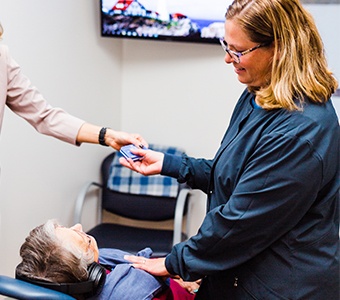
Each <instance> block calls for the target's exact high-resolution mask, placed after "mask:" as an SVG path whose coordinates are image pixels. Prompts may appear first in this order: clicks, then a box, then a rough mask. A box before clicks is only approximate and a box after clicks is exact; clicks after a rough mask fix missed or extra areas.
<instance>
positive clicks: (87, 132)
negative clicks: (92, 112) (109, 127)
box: [77, 123, 101, 144]
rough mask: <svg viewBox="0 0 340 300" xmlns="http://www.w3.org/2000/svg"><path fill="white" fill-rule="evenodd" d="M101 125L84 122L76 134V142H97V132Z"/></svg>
mask: <svg viewBox="0 0 340 300" xmlns="http://www.w3.org/2000/svg"><path fill="white" fill-rule="evenodd" d="M100 129H101V127H99V126H96V125H92V124H89V123H84V124H83V125H82V126H81V127H80V129H79V131H78V135H77V143H78V144H81V143H92V144H99V132H100Z"/></svg>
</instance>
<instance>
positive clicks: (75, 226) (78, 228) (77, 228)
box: [71, 223, 83, 231]
mask: <svg viewBox="0 0 340 300" xmlns="http://www.w3.org/2000/svg"><path fill="white" fill-rule="evenodd" d="M71 229H74V230H78V231H83V226H82V225H81V224H80V223H78V224H75V225H73V226H72V227H71Z"/></svg>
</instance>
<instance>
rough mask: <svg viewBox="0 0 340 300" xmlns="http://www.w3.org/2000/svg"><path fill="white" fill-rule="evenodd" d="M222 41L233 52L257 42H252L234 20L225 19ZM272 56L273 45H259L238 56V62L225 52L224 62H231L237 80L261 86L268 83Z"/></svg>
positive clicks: (245, 48) (254, 45)
mask: <svg viewBox="0 0 340 300" xmlns="http://www.w3.org/2000/svg"><path fill="white" fill-rule="evenodd" d="M224 41H225V42H226V43H227V45H228V48H229V49H230V50H232V51H235V52H243V51H245V50H248V49H251V48H253V47H256V46H257V45H258V43H254V42H252V41H251V40H250V39H249V37H248V36H247V34H246V33H245V32H244V31H243V30H242V29H241V27H240V26H239V25H238V23H237V21H235V20H233V19H232V20H226V21H225V35H224ZM273 56H274V47H273V45H269V46H265V47H259V48H257V49H256V50H254V51H251V52H249V53H247V54H245V55H243V56H241V57H240V62H239V63H237V62H235V61H234V60H233V59H232V58H231V56H230V55H229V54H228V53H226V55H225V62H226V63H227V64H231V63H232V64H233V65H234V68H235V69H234V70H235V73H236V74H237V78H238V80H239V81H240V82H241V83H243V84H246V85H247V86H248V87H256V88H261V87H264V86H266V85H268V83H269V81H270V75H271V67H272V60H273Z"/></svg>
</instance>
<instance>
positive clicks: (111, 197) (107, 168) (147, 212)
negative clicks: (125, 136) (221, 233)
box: [74, 145, 192, 256]
mask: <svg viewBox="0 0 340 300" xmlns="http://www.w3.org/2000/svg"><path fill="white" fill-rule="evenodd" d="M150 147H151V148H152V149H154V150H158V149H156V148H155V147H157V146H152V145H150ZM118 153H119V152H113V153H111V154H110V155H108V156H107V157H106V158H105V159H104V160H103V162H102V163H101V182H93V181H90V182H87V183H86V184H85V185H84V186H83V188H82V189H81V191H80V193H79V195H78V197H77V200H76V205H75V212H74V223H81V217H82V211H83V207H84V204H85V202H86V199H87V198H88V195H89V194H91V195H93V194H94V193H93V189H98V191H99V193H97V194H98V195H99V196H98V198H99V199H98V201H99V203H98V204H99V205H98V211H97V220H98V224H97V225H96V226H94V227H93V228H92V229H90V230H88V231H87V233H88V234H90V235H92V236H94V237H95V238H96V240H97V243H98V247H99V248H116V249H121V250H125V251H128V252H131V253H137V252H138V251H139V250H141V249H143V248H145V247H150V248H151V249H152V250H153V256H165V255H166V254H167V253H169V252H170V251H171V248H172V246H173V245H174V244H176V243H179V242H181V241H183V240H185V239H187V238H188V232H187V231H188V227H187V226H183V224H184V220H185V219H186V221H187V222H188V218H190V217H189V216H188V213H187V212H188V209H187V207H188V202H189V201H191V200H190V198H191V196H192V194H191V190H190V189H189V188H188V187H187V186H186V185H183V184H178V183H177V181H176V184H177V187H176V189H177V192H176V195H175V196H174V197H169V196H155V195H141V194H133V193H130V192H121V191H114V190H112V189H110V188H108V186H107V182H108V180H109V177H110V172H112V171H113V168H115V167H117V166H113V165H112V162H113V159H114V158H115V156H117V155H118ZM119 155H120V154H119ZM118 167H119V166H118ZM120 168H123V167H122V166H120ZM124 169H126V168H124ZM126 170H128V171H130V172H132V173H134V174H133V177H134V179H135V180H136V178H137V180H139V179H138V176H141V177H150V176H143V175H141V174H138V173H136V172H133V171H131V170H129V169H126ZM157 176H160V175H157ZM163 177H164V176H163ZM144 179H145V178H142V180H144ZM104 211H107V212H109V213H113V214H115V215H118V216H121V217H124V218H127V220H132V221H136V220H137V221H147V224H152V226H151V228H150V226H148V227H142V226H138V227H137V226H131V225H126V224H116V223H113V222H106V223H103V222H102V219H103V218H102V215H103V212H104ZM166 220H173V223H172V222H170V223H171V224H173V227H172V228H166V229H164V226H163V228H157V224H160V223H161V222H162V221H166ZM150 222H151V223H150ZM142 223H143V222H142Z"/></svg>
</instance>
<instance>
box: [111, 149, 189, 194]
mask: <svg viewBox="0 0 340 300" xmlns="http://www.w3.org/2000/svg"><path fill="white" fill-rule="evenodd" d="M149 149H152V150H155V151H160V152H163V153H167V154H175V155H182V154H183V153H184V150H182V149H180V148H176V147H167V146H160V145H149ZM120 157H122V154H121V153H120V152H118V151H117V153H116V155H115V156H114V158H113V160H112V163H111V166H110V175H109V179H108V182H107V187H108V188H109V189H110V190H112V191H116V192H120V193H129V194H138V195H149V196H163V197H173V198H176V197H177V194H178V188H179V184H178V182H177V179H174V178H171V177H168V176H163V175H150V176H144V175H142V174H139V173H137V172H134V171H132V170H130V169H128V168H125V167H123V166H122V165H121V164H120V163H119V158H120Z"/></svg>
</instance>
